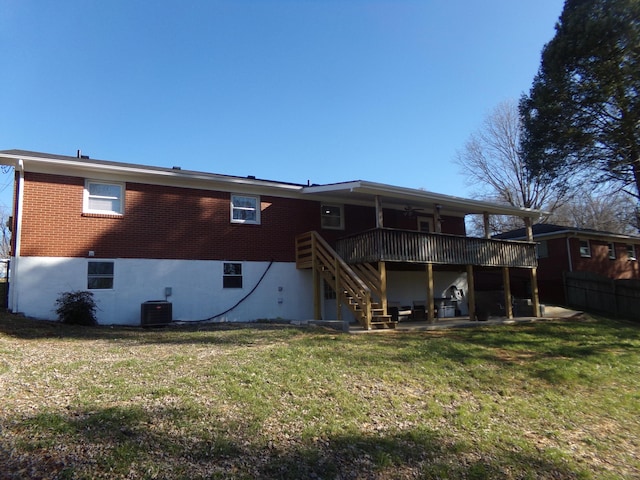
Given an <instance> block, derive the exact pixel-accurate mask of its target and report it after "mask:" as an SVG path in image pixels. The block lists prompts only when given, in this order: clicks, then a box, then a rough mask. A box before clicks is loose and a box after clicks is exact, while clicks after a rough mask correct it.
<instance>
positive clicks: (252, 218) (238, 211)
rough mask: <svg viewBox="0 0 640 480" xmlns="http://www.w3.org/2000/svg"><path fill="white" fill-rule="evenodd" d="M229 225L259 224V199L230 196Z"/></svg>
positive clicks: (245, 196)
mask: <svg viewBox="0 0 640 480" xmlns="http://www.w3.org/2000/svg"><path fill="white" fill-rule="evenodd" d="M231 223H248V224H256V225H257V224H259V223H260V197H255V196H252V195H231Z"/></svg>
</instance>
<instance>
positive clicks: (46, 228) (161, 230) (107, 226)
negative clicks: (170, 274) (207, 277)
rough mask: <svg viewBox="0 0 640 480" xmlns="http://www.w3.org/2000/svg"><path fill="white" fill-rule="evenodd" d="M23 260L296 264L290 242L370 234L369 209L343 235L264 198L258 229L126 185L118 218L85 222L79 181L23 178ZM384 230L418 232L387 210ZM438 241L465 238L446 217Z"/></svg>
mask: <svg viewBox="0 0 640 480" xmlns="http://www.w3.org/2000/svg"><path fill="white" fill-rule="evenodd" d="M24 190H25V191H24V209H23V219H22V232H21V233H22V236H21V249H22V250H21V254H22V255H25V256H56V257H86V256H87V255H88V252H89V251H90V250H91V251H94V252H95V256H96V258H167V259H168V258H172V259H200V260H247V261H265V260H276V261H294V260H295V251H294V247H295V236H296V235H298V234H299V233H302V232H306V231H309V230H317V231H319V232H321V234H322V235H323V237H325V238H326V239H327V240H328V241H329V242H330V243H334V241H335V240H336V239H338V238H340V237H343V236H345V235H349V234H352V233H357V232H360V231H363V230H369V229H372V228H375V224H376V218H375V209H374V208H373V207H364V206H357V205H345V206H344V216H345V225H346V228H345V230H322V229H321V228H320V203H319V202H317V201H310V200H298V199H287V198H281V197H269V196H264V195H262V196H261V197H260V200H261V203H262V210H261V224H260V225H243V224H233V223H231V222H230V215H231V213H230V196H231V195H230V194H229V193H225V192H212V191H208V190H196V189H188V188H178V187H166V186H156V185H148V184H140V183H127V184H126V192H125V200H124V205H125V213H124V215H123V216H109V215H92V214H83V212H82V207H83V192H84V179H83V178H79V177H71V176H62V175H46V174H37V173H30V172H27V173H25V188H24ZM384 214H385V226H387V227H389V228H407V229H413V230H415V229H417V219H416V218H415V217H406V216H404V215H403V214H402V212H395V211H392V210H385V212H384ZM443 233H452V234H460V235H464V220H463V219H462V218H455V217H447V218H446V219H445V221H444V222H443Z"/></svg>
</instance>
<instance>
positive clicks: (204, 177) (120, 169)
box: [0, 153, 303, 197]
mask: <svg viewBox="0 0 640 480" xmlns="http://www.w3.org/2000/svg"><path fill="white" fill-rule="evenodd" d="M0 160H2V161H0V163H4V164H9V165H14V166H15V165H17V164H18V162H19V161H20V160H21V161H22V162H23V165H24V166H23V168H24V170H25V171H27V172H35V173H47V174H53V175H71V176H78V177H85V178H95V179H102V180H113V181H121V182H122V181H125V182H139V183H149V184H155V185H166V186H175V187H183V188H198V189H203V190H219V191H229V192H235V191H239V192H249V191H250V192H254V193H263V194H271V195H278V196H294V197H295V196H297V195H296V194H297V193H299V192H300V191H301V190H302V188H303V186H302V185H295V184H289V183H280V182H272V181H267V180H258V179H254V178H248V177H247V178H243V177H234V176H230V175H229V176H227V175H220V174H214V173H204V172H195V171H191V170H181V169H169V168H161V167H147V166H144V165H135V164H126V163H116V162H107V161H102V160H93V161H92V160H91V159H75V158H74V157H66V158H64V157H55V156H52V157H41V156H30V155H28V154H24V155H23V154H6V153H5V154H2V155H1V156H0Z"/></svg>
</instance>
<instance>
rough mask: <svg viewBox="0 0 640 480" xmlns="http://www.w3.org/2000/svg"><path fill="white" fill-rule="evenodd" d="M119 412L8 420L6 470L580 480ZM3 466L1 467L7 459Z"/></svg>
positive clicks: (357, 438) (417, 435)
mask: <svg viewBox="0 0 640 480" xmlns="http://www.w3.org/2000/svg"><path fill="white" fill-rule="evenodd" d="M197 413H198V412H194V411H192V410H189V409H181V408H157V409H156V410H147V409H144V408H142V407H132V408H123V407H112V408H103V409H94V410H72V411H69V412H67V413H41V414H37V415H33V416H31V417H26V418H25V417H22V418H13V419H9V421H8V422H7V423H6V425H5V426H3V429H2V430H0V454H1V455H0V471H1V472H3V475H4V476H3V477H2V478H6V479H11V480H13V479H22V478H31V479H39V478H42V479H44V478H60V479H62V478H96V479H97V478H167V479H170V478H192V479H196V478H278V479H300V478H345V479H351V478H353V479H361V478H380V479H387V478H426V479H429V478H434V479H435V478H467V479H491V478H562V479H572V478H583V477H584V475H585V472H584V471H581V470H580V469H579V468H578V467H575V466H571V465H570V461H569V460H568V459H566V458H558V457H557V455H554V454H552V453H549V454H547V453H545V452H544V451H539V450H537V449H535V448H534V447H533V446H532V447H531V448H528V449H526V451H524V450H523V449H522V448H518V449H513V450H506V449H505V450H495V448H494V447H487V448H486V449H483V446H482V445H479V446H478V445H475V446H474V445H468V444H465V443H461V442H460V441H457V440H455V439H453V438H447V437H444V436H443V435H441V434H440V433H439V432H436V431H433V430H429V429H426V428H420V427H414V428H412V429H407V430H404V431H400V432H391V433H385V432H379V433H377V434H365V433H359V432H355V433H354V432H349V433H344V434H332V435H328V436H326V437H323V438H313V439H308V440H305V439H302V438H296V437H295V436H289V435H286V436H284V437H283V436H280V437H275V438H274V437H270V436H268V435H269V434H266V433H262V432H260V430H259V428H260V426H259V425H250V422H251V420H247V419H246V418H243V419H242V420H241V421H228V420H222V419H220V418H218V417H216V415H214V414H212V415H208V418H207V419H206V421H205V422H203V421H202V419H199V418H197ZM3 459H4V460H3Z"/></svg>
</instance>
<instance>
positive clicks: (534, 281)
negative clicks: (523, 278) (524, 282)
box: [531, 267, 540, 317]
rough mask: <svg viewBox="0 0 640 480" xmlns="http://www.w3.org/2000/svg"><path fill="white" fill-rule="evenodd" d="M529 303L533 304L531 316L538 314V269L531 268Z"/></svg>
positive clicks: (537, 315)
mask: <svg viewBox="0 0 640 480" xmlns="http://www.w3.org/2000/svg"><path fill="white" fill-rule="evenodd" d="M531 303H532V306H533V316H534V317H539V316H540V299H539V298H538V269H537V268H536V267H533V268H532V269H531Z"/></svg>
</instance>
